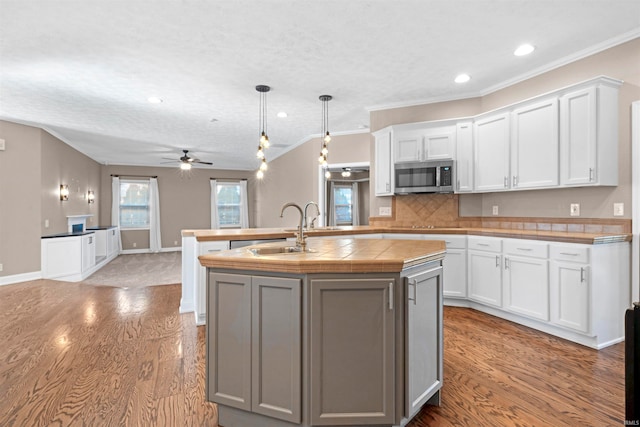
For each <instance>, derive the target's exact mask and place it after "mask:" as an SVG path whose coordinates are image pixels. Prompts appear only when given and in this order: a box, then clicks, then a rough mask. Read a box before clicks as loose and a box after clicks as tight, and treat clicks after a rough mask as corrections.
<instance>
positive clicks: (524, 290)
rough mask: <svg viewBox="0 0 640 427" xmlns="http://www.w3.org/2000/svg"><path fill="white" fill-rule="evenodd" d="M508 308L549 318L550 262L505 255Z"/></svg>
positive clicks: (519, 312)
mask: <svg viewBox="0 0 640 427" xmlns="http://www.w3.org/2000/svg"><path fill="white" fill-rule="evenodd" d="M503 307H504V308H505V309H506V310H509V311H513V312H515V313H518V314H522V315H525V316H529V317H533V318H534V319H538V320H544V321H545V322H546V321H548V320H549V262H548V261H547V260H545V259H539V258H530V257H518V256H505V258H504V305H503Z"/></svg>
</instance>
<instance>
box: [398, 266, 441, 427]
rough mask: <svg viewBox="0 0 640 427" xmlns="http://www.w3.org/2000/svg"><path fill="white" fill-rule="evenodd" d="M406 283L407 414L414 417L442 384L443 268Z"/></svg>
mask: <svg viewBox="0 0 640 427" xmlns="http://www.w3.org/2000/svg"><path fill="white" fill-rule="evenodd" d="M406 282H407V289H406V295H407V300H406V301H405V303H406V310H405V316H406V321H405V324H406V328H405V413H404V416H405V417H406V418H409V419H411V418H412V417H413V416H414V415H415V414H416V413H417V412H418V411H420V408H421V407H422V406H423V405H424V404H425V403H426V402H427V401H428V400H429V399H430V398H431V397H432V396H433V395H434V394H435V393H436V392H437V391H438V390H440V388H441V387H442V378H443V370H442V356H443V351H442V347H441V343H442V333H443V329H442V268H441V267H438V268H435V269H432V270H429V271H425V272H422V273H418V274H416V275H414V276H409V277H407V279H406Z"/></svg>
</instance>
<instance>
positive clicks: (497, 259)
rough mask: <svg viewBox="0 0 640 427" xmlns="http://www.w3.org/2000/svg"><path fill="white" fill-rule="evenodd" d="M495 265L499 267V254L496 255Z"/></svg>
mask: <svg viewBox="0 0 640 427" xmlns="http://www.w3.org/2000/svg"><path fill="white" fill-rule="evenodd" d="M496 267H500V255H496Z"/></svg>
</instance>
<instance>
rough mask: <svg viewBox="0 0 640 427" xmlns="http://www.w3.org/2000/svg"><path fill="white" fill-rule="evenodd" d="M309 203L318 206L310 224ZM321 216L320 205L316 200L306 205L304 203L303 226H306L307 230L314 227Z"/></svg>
mask: <svg viewBox="0 0 640 427" xmlns="http://www.w3.org/2000/svg"><path fill="white" fill-rule="evenodd" d="M309 205H313V206H315V207H316V216H315V217H314V218H313V220H312V221H311V224H309V217H308V216H307V208H308V207H309ZM319 216H320V207H319V206H318V204H317V203H316V202H309V203H307V204H306V205H304V221H303V224H302V226H303V227H304V228H306V229H307V230H308V229H309V228H313V223H314V221H315V220H316V219H317V218H318V217H319Z"/></svg>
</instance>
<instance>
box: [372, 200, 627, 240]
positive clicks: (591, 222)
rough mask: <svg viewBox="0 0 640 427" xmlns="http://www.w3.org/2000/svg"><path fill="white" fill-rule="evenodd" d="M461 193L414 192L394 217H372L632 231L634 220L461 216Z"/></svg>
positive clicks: (398, 204) (398, 222)
mask: <svg viewBox="0 0 640 427" xmlns="http://www.w3.org/2000/svg"><path fill="white" fill-rule="evenodd" d="M458 212H459V210H458V195H457V194H411V195H406V196H395V197H393V199H392V216H391V217H371V218H369V224H370V225H372V226H380V227H413V226H434V227H462V228H501V229H516V230H540V231H558V232H569V233H611V234H620V233H624V234H628V233H631V220H630V219H614V218H546V217H495V216H491V217H461V216H459V215H458Z"/></svg>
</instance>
